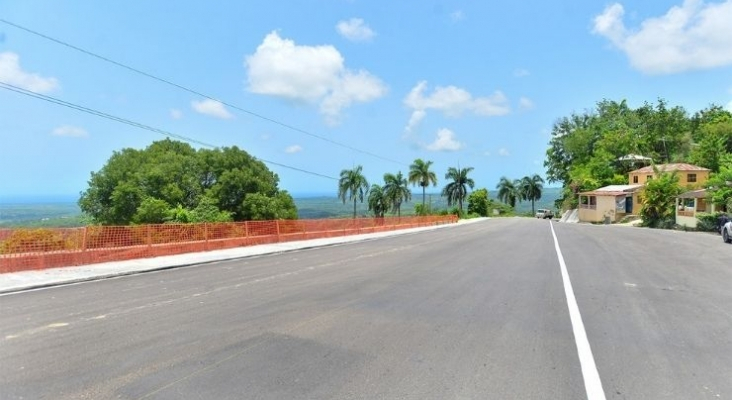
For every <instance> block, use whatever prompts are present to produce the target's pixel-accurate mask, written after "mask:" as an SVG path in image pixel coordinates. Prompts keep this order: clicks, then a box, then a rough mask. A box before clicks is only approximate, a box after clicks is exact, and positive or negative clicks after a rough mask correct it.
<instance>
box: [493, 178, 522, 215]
mask: <svg viewBox="0 0 732 400" xmlns="http://www.w3.org/2000/svg"><path fill="white" fill-rule="evenodd" d="M517 183H520V181H517V180H513V181H512V180H509V179H508V178H506V177H505V176H502V177H501V180H500V182H498V185H496V189H498V195H497V197H498V200H501V201H502V202H504V203H506V204H508V205H509V206H511V207H516V201H517V200H518V201H521V197H522V196H521V191H520V185H518V184H517Z"/></svg>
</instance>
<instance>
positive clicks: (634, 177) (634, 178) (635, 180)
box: [633, 175, 638, 183]
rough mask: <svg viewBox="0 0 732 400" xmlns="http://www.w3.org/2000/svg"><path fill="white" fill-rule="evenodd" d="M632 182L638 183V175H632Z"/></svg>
mask: <svg viewBox="0 0 732 400" xmlns="http://www.w3.org/2000/svg"><path fill="white" fill-rule="evenodd" d="M633 183H638V175H633Z"/></svg>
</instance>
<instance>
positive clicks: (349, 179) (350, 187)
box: [338, 165, 369, 218]
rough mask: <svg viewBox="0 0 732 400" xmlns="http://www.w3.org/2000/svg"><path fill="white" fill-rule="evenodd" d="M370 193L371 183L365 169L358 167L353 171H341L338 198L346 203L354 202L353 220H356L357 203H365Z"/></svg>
mask: <svg viewBox="0 0 732 400" xmlns="http://www.w3.org/2000/svg"><path fill="white" fill-rule="evenodd" d="M368 191H369V182H368V181H367V180H366V177H365V176H364V175H363V167H362V166H360V165H359V166H357V167H354V168H352V169H344V170H342V171H341V177H340V179H339V180H338V198H339V199H341V200H343V204H346V201H353V218H356V201H360V202H361V203H363V198H364V196H365V195H366V194H367V193H368Z"/></svg>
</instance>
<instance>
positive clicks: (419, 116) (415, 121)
mask: <svg viewBox="0 0 732 400" xmlns="http://www.w3.org/2000/svg"><path fill="white" fill-rule="evenodd" d="M426 115H427V113H426V112H425V111H424V110H414V111H413V112H412V115H411V116H410V117H409V122H407V127H406V128H404V130H405V133H407V134H410V133H412V130H414V128H416V127H417V126H418V125H419V123H420V122H422V120H423V119H424V117H425V116H426Z"/></svg>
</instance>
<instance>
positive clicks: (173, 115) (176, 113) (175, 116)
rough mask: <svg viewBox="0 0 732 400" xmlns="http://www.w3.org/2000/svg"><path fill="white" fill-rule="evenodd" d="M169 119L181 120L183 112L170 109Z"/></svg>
mask: <svg viewBox="0 0 732 400" xmlns="http://www.w3.org/2000/svg"><path fill="white" fill-rule="evenodd" d="M170 118H173V119H181V118H183V111H181V110H177V109H175V108H171V109H170Z"/></svg>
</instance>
